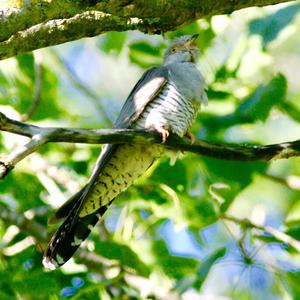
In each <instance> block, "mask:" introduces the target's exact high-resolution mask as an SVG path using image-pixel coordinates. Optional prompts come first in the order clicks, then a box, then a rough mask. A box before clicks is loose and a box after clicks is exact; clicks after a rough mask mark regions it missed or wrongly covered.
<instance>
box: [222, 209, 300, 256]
mask: <svg viewBox="0 0 300 300" xmlns="http://www.w3.org/2000/svg"><path fill="white" fill-rule="evenodd" d="M221 219H223V220H226V221H230V222H234V223H236V224H238V225H240V226H241V227H242V229H258V230H260V231H263V232H265V233H268V234H270V235H272V236H273V237H275V238H276V239H277V240H278V241H281V242H282V243H285V244H287V245H289V246H291V247H292V248H294V249H295V250H297V251H298V252H300V242H299V241H298V240H296V239H294V238H293V237H291V236H290V235H287V234H286V233H284V232H282V231H280V230H278V229H276V228H274V227H270V226H263V225H258V224H255V223H253V222H251V221H250V220H249V219H240V218H237V217H234V216H230V215H226V214H225V215H222V216H221Z"/></svg>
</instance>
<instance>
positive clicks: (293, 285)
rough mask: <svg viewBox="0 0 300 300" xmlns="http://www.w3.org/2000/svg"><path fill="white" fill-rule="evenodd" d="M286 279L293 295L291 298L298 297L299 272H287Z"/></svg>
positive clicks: (299, 291) (299, 287)
mask: <svg viewBox="0 0 300 300" xmlns="http://www.w3.org/2000/svg"><path fill="white" fill-rule="evenodd" d="M286 279H287V282H288V284H289V290H290V291H291V294H292V296H293V299H299V295H300V285H299V282H300V272H287V273H286Z"/></svg>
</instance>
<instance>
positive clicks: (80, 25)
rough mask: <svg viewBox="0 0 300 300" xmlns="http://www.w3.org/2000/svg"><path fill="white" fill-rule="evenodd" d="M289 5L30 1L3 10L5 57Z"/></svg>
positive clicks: (216, 0)
mask: <svg viewBox="0 0 300 300" xmlns="http://www.w3.org/2000/svg"><path fill="white" fill-rule="evenodd" d="M288 1H289V0H241V1H238V0H230V1H227V0H199V1H193V0H179V1H164V0H157V1H145V0H144V1H137V0H122V1H120V0H118V1H117V0H110V1H96V0H93V1H92V0H89V1H87V0H86V1H71V0H66V1H65V0H44V1H42V0H40V1H30V4H25V5H22V6H20V7H17V8H13V7H8V8H7V9H5V10H2V11H0V59H5V58H8V57H11V56H15V55H18V54H21V53H23V52H26V51H32V50H35V49H38V48H42V47H47V46H51V45H57V44H61V43H65V42H68V41H72V40H76V39H80V38H83V37H92V36H95V35H99V34H101V33H104V32H107V31H125V30H134V29H138V30H140V31H143V32H146V33H152V34H153V33H161V32H166V31H170V30H175V29H177V28H179V27H182V26H184V25H186V24H189V23H192V22H194V21H195V20H197V19H200V18H204V17H208V16H212V15H219V14H227V13H231V12H233V11H235V10H238V9H241V8H246V7H250V6H265V5H273V4H277V3H283V2H288ZM21 2H22V3H23V2H26V1H21Z"/></svg>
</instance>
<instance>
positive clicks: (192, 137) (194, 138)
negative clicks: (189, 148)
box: [184, 131, 196, 144]
mask: <svg viewBox="0 0 300 300" xmlns="http://www.w3.org/2000/svg"><path fill="white" fill-rule="evenodd" d="M184 136H185V137H187V138H188V139H189V140H190V141H191V144H194V143H195V141H196V137H195V136H194V135H193V134H192V133H191V132H190V131H188V132H187V133H186V134H185V135H184Z"/></svg>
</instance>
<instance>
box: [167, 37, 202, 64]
mask: <svg viewBox="0 0 300 300" xmlns="http://www.w3.org/2000/svg"><path fill="white" fill-rule="evenodd" d="M198 36H199V34H198V33H196V34H193V35H184V36H181V37H179V38H177V39H175V40H174V41H173V42H172V44H171V45H170V47H169V48H168V49H167V51H166V53H165V56H164V64H165V65H167V64H170V63H180V62H196V60H197V57H198V54H199V49H198V47H197V44H196V40H197V38H198Z"/></svg>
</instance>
